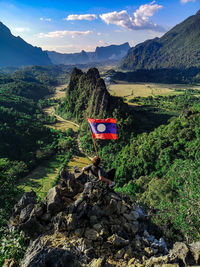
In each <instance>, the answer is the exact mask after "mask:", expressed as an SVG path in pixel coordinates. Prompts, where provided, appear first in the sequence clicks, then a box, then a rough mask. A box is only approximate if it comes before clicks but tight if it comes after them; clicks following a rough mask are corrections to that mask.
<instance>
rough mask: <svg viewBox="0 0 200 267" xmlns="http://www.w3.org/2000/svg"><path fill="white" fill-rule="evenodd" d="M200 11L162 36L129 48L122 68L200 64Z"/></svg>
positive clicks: (159, 67)
mask: <svg viewBox="0 0 200 267" xmlns="http://www.w3.org/2000/svg"><path fill="white" fill-rule="evenodd" d="M199 31H200V13H199V12H198V13H197V14H196V15H194V16H191V17H189V18H187V19H186V20H185V21H183V22H182V23H180V24H178V25H176V26H175V27H174V28H172V29H171V30H170V31H168V32H167V33H166V34H164V36H162V37H161V38H155V39H153V40H147V41H145V42H144V43H141V44H138V45H136V46H135V47H133V48H132V49H130V50H129V52H128V54H127V56H126V57H125V58H124V59H123V60H122V62H121V67H122V68H123V69H128V70H138V69H163V68H168V69H169V68H178V69H185V68H190V67H200V63H199V62H200V49H199V47H200V35H199Z"/></svg>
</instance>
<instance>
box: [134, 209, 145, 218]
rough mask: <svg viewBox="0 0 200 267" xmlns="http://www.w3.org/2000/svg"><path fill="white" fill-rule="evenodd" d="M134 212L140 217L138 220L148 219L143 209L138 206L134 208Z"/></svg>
mask: <svg viewBox="0 0 200 267" xmlns="http://www.w3.org/2000/svg"><path fill="white" fill-rule="evenodd" d="M134 210H135V211H136V212H137V214H138V215H139V217H138V220H145V219H146V217H147V215H146V214H145V212H144V211H143V209H142V208H141V207H139V206H137V207H136V208H134Z"/></svg>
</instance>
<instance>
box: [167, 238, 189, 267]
mask: <svg viewBox="0 0 200 267" xmlns="http://www.w3.org/2000/svg"><path fill="white" fill-rule="evenodd" d="M188 252H189V249H188V247H187V246H186V244H185V243H182V242H176V243H175V244H174V246H173V249H172V250H170V252H169V254H170V259H171V260H175V259H180V260H182V261H183V263H184V264H185V265H186V257H187V254H188Z"/></svg>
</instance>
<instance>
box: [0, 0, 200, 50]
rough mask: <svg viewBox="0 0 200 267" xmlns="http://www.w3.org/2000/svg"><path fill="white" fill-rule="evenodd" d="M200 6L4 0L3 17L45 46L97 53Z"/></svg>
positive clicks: (188, 0) (121, 0)
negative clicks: (98, 48) (97, 47)
mask: <svg viewBox="0 0 200 267" xmlns="http://www.w3.org/2000/svg"><path fill="white" fill-rule="evenodd" d="M199 9H200V0H157V1H153V2H152V1H143V0H141V1H139V0H132V1H129V0H128V1H126V0H107V1H105V0H92V1H89V0H85V1H79V0H75V1H73V0H71V1H64V0H57V1H55V0H49V1H47V0H27V1H25V0H20V1H16V0H3V1H2V0H0V21H1V22H3V23H4V24H5V25H6V26H8V27H9V28H10V30H11V31H12V33H13V34H14V35H15V36H20V37H22V38H23V39H24V40H25V41H27V42H28V43H30V44H32V45H34V46H40V47H42V48H43V49H44V50H45V49H48V50H54V51H58V52H62V53H73V52H79V51H81V50H82V49H84V50H86V51H94V49H95V47H96V46H106V45H110V44H121V43H124V42H129V43H130V45H131V46H134V45H136V44H138V43H140V42H143V41H145V40H146V39H150V38H154V37H156V36H158V37H160V36H162V35H163V34H164V33H165V32H166V31H167V30H169V29H170V28H172V27H173V26H175V25H176V24H178V23H180V22H181V21H183V20H184V19H186V18H187V17H188V16H190V15H193V14H195V13H196V12H197V11H198V10H199Z"/></svg>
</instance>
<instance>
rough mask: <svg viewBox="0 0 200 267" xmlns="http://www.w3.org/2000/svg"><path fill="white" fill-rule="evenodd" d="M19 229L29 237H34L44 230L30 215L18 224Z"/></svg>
mask: <svg viewBox="0 0 200 267" xmlns="http://www.w3.org/2000/svg"><path fill="white" fill-rule="evenodd" d="M19 230H20V231H23V232H24V233H25V234H26V235H27V236H29V237H31V238H35V237H37V236H38V235H39V234H41V233H43V232H44V231H45V229H44V227H43V226H42V225H41V224H40V223H39V222H38V220H37V219H36V217H34V216H33V217H30V218H29V219H28V220H27V221H26V222H25V223H23V224H20V225H19Z"/></svg>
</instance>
